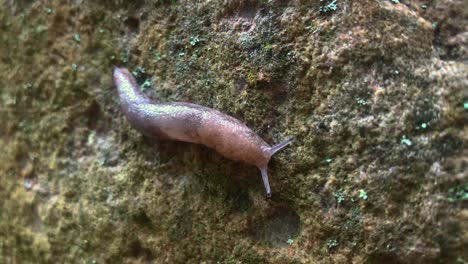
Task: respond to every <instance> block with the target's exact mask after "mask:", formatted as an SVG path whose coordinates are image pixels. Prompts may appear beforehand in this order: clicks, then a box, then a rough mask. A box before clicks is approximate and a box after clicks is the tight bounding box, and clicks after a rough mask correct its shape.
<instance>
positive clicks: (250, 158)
mask: <svg viewBox="0 0 468 264" xmlns="http://www.w3.org/2000/svg"><path fill="white" fill-rule="evenodd" d="M114 82H115V84H116V86H117V90H118V92H119V97H120V105H121V108H122V112H123V113H124V115H125V117H126V118H127V120H128V121H129V123H130V125H131V126H132V127H133V128H135V129H136V130H138V131H140V132H141V133H143V134H144V135H146V136H148V137H153V138H158V139H165V140H178V141H185V142H192V143H198V144H203V145H205V146H207V147H210V148H213V149H215V150H216V151H218V152H219V153H220V154H222V155H223V156H225V157H226V158H229V159H232V160H240V161H243V162H246V163H249V164H252V165H256V166H257V167H259V168H260V171H261V172H262V178H263V183H264V185H265V189H266V192H267V196H271V189H270V184H269V182H268V175H267V166H268V162H269V161H270V158H271V156H272V155H273V154H274V153H275V152H277V151H278V150H280V149H282V148H284V147H285V146H287V145H288V144H289V143H291V141H292V139H288V140H286V141H284V142H282V143H279V144H277V145H275V146H273V147H270V146H269V145H268V144H267V143H266V142H265V141H264V140H263V139H262V138H261V137H259V136H258V135H257V134H255V133H254V132H253V131H252V130H251V129H250V128H248V127H247V126H246V125H245V124H243V123H242V122H240V121H239V120H237V119H235V118H233V117H230V116H228V115H226V114H223V113H221V112H220V111H218V110H215V109H211V108H208V107H204V106H201V105H195V104H190V103H182V102H171V103H162V104H158V103H156V102H154V101H152V100H151V99H149V98H148V97H147V96H146V95H145V94H144V93H142V92H141V90H140V88H139V87H138V84H137V83H136V80H135V78H134V77H133V76H132V74H131V73H130V72H129V71H128V70H127V69H125V68H117V67H116V68H114Z"/></svg>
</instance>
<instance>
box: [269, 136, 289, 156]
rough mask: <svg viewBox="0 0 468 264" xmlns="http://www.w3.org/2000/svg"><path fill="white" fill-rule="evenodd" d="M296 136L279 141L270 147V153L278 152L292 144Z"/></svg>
mask: <svg viewBox="0 0 468 264" xmlns="http://www.w3.org/2000/svg"><path fill="white" fill-rule="evenodd" d="M293 140H294V138H289V139H287V140H285V141H283V142H281V143H278V144H276V145H274V146H273V147H270V153H271V155H273V154H275V153H276V152H278V151H280V150H281V149H283V148H284V147H286V146H287V145H289V144H291V142H293Z"/></svg>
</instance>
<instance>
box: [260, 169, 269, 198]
mask: <svg viewBox="0 0 468 264" xmlns="http://www.w3.org/2000/svg"><path fill="white" fill-rule="evenodd" d="M267 170H268V167H267V165H265V166H263V167H261V168H260V172H261V173H262V180H263V185H265V191H266V195H267V197H271V189H270V182H269V181H268V173H267Z"/></svg>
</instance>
